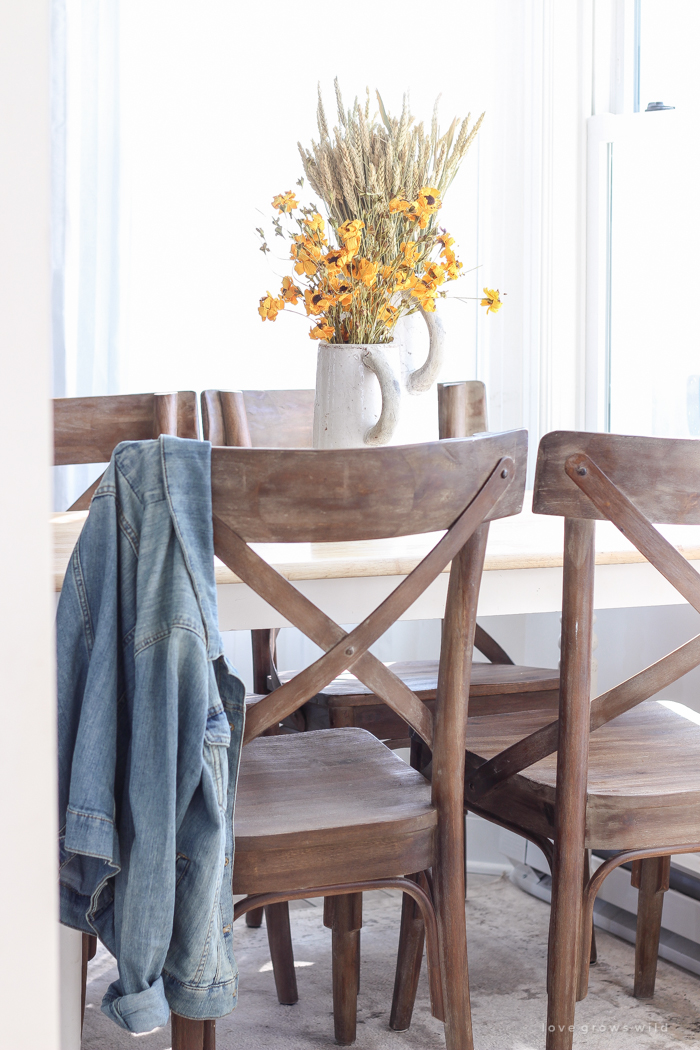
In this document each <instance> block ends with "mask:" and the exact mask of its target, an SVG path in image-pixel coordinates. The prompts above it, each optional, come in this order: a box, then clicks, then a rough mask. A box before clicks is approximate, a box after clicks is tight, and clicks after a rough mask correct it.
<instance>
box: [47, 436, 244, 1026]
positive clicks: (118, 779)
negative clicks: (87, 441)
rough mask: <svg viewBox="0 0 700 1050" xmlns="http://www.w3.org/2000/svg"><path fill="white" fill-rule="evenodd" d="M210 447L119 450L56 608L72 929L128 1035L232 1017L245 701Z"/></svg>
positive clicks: (166, 441) (64, 903)
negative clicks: (225, 608)
mask: <svg viewBox="0 0 700 1050" xmlns="http://www.w3.org/2000/svg"><path fill="white" fill-rule="evenodd" d="M210 458H211V446H210V445H209V443H208V442H200V441H187V440H183V439H180V438H173V437H161V438H159V440H158V441H133V442H124V443H122V444H121V445H119V446H118V447H117V449H116V450H115V452H114V455H113V456H112V461H111V463H110V465H109V467H108V468H107V471H106V473H105V475H104V477H103V479H102V482H101V483H100V485H99V488H98V489H97V492H96V493H95V496H94V498H93V501H92V505H91V507H90V514H89V516H88V519H87V521H86V523H85V526H84V528H83V531H82V534H81V536H80V539H79V540H78V543H77V545H76V547H75V550H74V551H73V555H72V557H71V561H70V565H69V567H68V571H67V573H66V577H65V581H64V585H63V590H62V592H61V598H60V602H59V606H58V619H57V636H58V722H59V809H60V812H59V828H60V829H61V830H60V865H61V867H60V895H61V921H62V922H63V923H65V924H66V925H67V926H72V927H74V928H75V929H78V930H82V931H83V932H85V933H96V934H97V935H98V936H99V938H100V940H101V941H102V942H103V944H105V946H106V947H107V948H108V949H109V951H111V952H112V953H113V954H114V955H115V956H116V958H117V962H118V964H119V980H118V981H115V982H114V983H113V984H112V985H111V986H110V988H109V989H108V991H107V994H106V995H105V998H104V1001H103V1003H102V1009H103V1011H104V1012H105V1013H106V1014H107V1015H108V1016H109V1017H111V1018H112V1020H114V1021H116V1022H117V1024H119V1025H121V1026H122V1027H123V1028H126V1029H128V1030H129V1031H130V1032H134V1033H138V1032H147V1031H150V1030H151V1029H153V1028H156V1027H158V1026H159V1025H163V1024H165V1023H166V1022H167V1020H168V1013H169V1010H170V1008H172V1009H173V1010H174V1011H175V1012H176V1013H179V1014H182V1015H183V1016H185V1017H192V1018H214V1017H222V1016H223V1015H224V1014H227V1013H229V1012H230V1011H231V1010H232V1009H233V1008H234V1006H235V1005H236V996H237V987H238V972H237V967H236V962H235V959H234V955H233V950H232V944H231V925H232V922H233V898H232V894H231V872H232V868H233V804H234V797H235V790H236V781H237V776H238V762H239V757H240V749H241V738H242V733H243V723H244V718H245V706H244V697H245V689H244V686H243V683H242V682H241V680H240V679H239V678H238V677H237V676H236V675H235V673H234V672H233V671H232V670H231V669H230V668H229V666H228V665H227V663H226V658H225V657H224V656H223V651H222V642H221V636H220V634H219V629H218V624H217V609H216V588H215V584H214V549H213V538H212V524H211V479H210Z"/></svg>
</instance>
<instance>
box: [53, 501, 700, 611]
mask: <svg viewBox="0 0 700 1050" xmlns="http://www.w3.org/2000/svg"><path fill="white" fill-rule="evenodd" d="M530 496H531V494H530V493H528V494H527V497H526V505H525V507H524V509H523V512H522V514H520V515H518V516H517V517H511V518H503V519H502V520H500V521H495V522H492V523H491V526H490V530H489V542H488V548H487V552H486V561H485V564H484V570H485V571H486V572H489V571H494V570H513V569H541V568H560V567H561V565H562V564H563V557H562V555H563V542H564V522H563V519H562V518H557V517H547V516H545V515H541V514H533V513H532V511H531V509H530V500H529V497H530ZM86 517H87V511H77V512H73V513H68V512H66V513H63V514H54V515H53V517H52V519H51V524H52V531H53V537H54V585H55V588H56V590H57V591H60V589H61V586H62V583H63V577H64V575H65V571H66V568H67V566H68V561H69V559H70V556H71V552H72V550H73V547H74V546H75V544H76V542H77V539H78V536H79V535H80V532H81V530H82V528H83V525H84V523H85V519H86ZM659 531H660V532H661V533H662V534H663V535H664V536H666V538H667V539H668V540H669V541H670V542H671V543H672V544H673V545H674V546H675V547H677V548H678V549H679V550H680V551H681V553H682V554H683V555H684V556H685V557H686V558H687V559H688V560H689V561H700V526H698V525H666V526H660V527H659ZM441 535H442V534H441V533H427V534H425V535H423V536H404V537H401V538H399V539H389V540H369V541H365V542H361V543H268V544H253V547H254V549H255V550H257V551H258V553H259V554H260V555H261V556H262V557H264V558H265V560H266V561H268V562H269V563H270V564H271V565H273V566H274V567H275V569H276V570H277V571H278V572H279V573H281V575H282V576H285V577H286V578H287V579H288V580H338V579H348V578H361V577H367V576H405V575H407V574H408V573H409V572H411V570H412V569H414V568H415V566H416V565H417V564H418V562H419V561H421V559H422V558H424V557H425V555H426V554H427V552H428V551H429V550H430V548H431V547H433V546H434V545H435V544H436V543H437V541H438V539H439V538H440V536H441ZM644 562H645V559H644V558H643V556H642V555H641V554H640V553H639V552H638V551H637V550H636V548H635V547H633V545H632V544H631V543H630V542H629V540H627V539H625V537H624V536H623V535H622V534H621V533H620V532H619V531H618V530H617V529H616V528H615V526H614V525H612V524H611V523H610V522H607V521H601V522H598V523H597V529H596V564H597V565H626V564H638V563H644ZM445 571H446V572H447V570H445ZM215 576H216V582H217V584H221V585H225V584H237V583H240V581H239V580H238V578H237V577H236V576H235V575H234V574H233V573H232V572H231V570H230V569H228V568H227V567H226V566H225V565H223V564H222V563H221V562H220V561H219V560H218V559H217V560H216V565H215Z"/></svg>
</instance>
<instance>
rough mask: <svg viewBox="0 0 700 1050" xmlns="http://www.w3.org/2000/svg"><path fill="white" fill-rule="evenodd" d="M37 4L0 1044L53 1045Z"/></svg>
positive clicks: (31, 41)
mask: <svg viewBox="0 0 700 1050" xmlns="http://www.w3.org/2000/svg"><path fill="white" fill-rule="evenodd" d="M48 84H49V5H48V3H47V0H4V3H2V4H0V390H2V395H3V410H2V413H0V475H1V476H2V486H3V487H2V492H3V503H2V514H0V578H1V579H2V588H0V667H1V668H2V692H1V693H0V843H2V856H3V861H2V864H1V865H0V930H1V931H2V936H1V937H0V1017H1V1018H2V1021H1V1022H0V1029H1V1031H2V1034H1V1035H0V1044H1V1045H2V1047H3V1050H5V1048H7V1050H58V1047H59V1035H58V1030H59V1023H58V924H57V922H56V919H57V895H56V885H57V881H56V856H57V843H56V768H55V764H56V743H55V739H56V733H55V720H56V715H55V700H54V655H53V654H54V647H53V594H52V593H51V578H50V565H51V559H50V540H49V528H48V515H49V509H50V475H49V463H50V449H51V434H50V419H49V352H50V345H49V344H50V334H49V333H50V327H49V325H50V254H49V195H50V182H49V93H48Z"/></svg>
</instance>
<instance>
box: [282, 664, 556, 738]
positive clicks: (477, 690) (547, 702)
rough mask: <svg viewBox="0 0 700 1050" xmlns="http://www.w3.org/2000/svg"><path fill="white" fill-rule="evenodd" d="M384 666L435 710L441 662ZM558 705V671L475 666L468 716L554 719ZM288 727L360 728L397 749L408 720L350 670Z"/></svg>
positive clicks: (284, 678) (288, 673)
mask: <svg viewBox="0 0 700 1050" xmlns="http://www.w3.org/2000/svg"><path fill="white" fill-rule="evenodd" d="M386 666H387V667H390V668H391V670H392V671H393V672H394V674H396V675H398V677H399V678H401V679H402V681H404V682H405V683H406V685H407V686H408V687H409V689H412V690H413V692H414V693H415V694H416V696H417V697H418V698H419V699H420V700H422V701H423V702H424V703H425V704H426V705H427V706H428V707H429V708H430V709H431V710H433V709H434V707H435V696H436V693H437V679H438V661H437V660H406V661H397V662H395V663H387V665H386ZM295 674H298V672H297V671H286V672H285V673H284V674H281V675H280V681H282V682H287V681H289V679H290V678H293V677H294V675H295ZM558 705H559V672H558V671H556V670H552V669H551V668H548V667H523V666H518V665H515V664H490V663H474V664H472V678H471V687H470V690H469V713H470V715H472V714H485V713H487V712H490V711H493V710H494V709H495V708H497V710H498V711H522V710H529V709H531V708H535V709H537V710H540V711H546V712H548V713H549V715H550V719H549V720H550V721H551V719H552V718H555V717H556V713H557V710H558ZM300 719H301V721H300ZM285 725H288V726H289V727H290V728H295V729H328V728H329V727H332V726H358V727H361V728H362V729H367V730H369V732H370V733H373V734H374V736H377V737H379V739H380V740H392V741H393V742H394V743H393V746H394V747H396V746H399V745H400V746H406V745H407V744H408V742H409V741H408V729H407V726H406V723H405V722H403V721H402V719H401V718H400V717H399V716H398V715H397V714H395V713H394V712H393V711H392V710H391V708H390V707H387V705H386V704H385V703H384V702H383V701H382V700H380V699H379V698H378V697H377V696H376V695H375V694H374V693H372V692H371V690H370V689H368V688H367V686H366V685H364V684H363V683H362V682H360V681H359V680H358V679H357V678H356V677H355V675H353V674H351V673H350V672H349V671H346V672H345V673H344V674H341V675H339V676H338V677H337V678H336V679H334V681H332V682H331V683H330V684H329V685H327V686H326V688H325V689H324V690H323V692H321V693H318V694H317V695H316V696H314V697H312V698H311V700H309V701H308V703H306V704H304V706H303V708H301V712H300V713H297V714H296V715H295V716H293V717H292V718H291V719H289V720H287V722H285Z"/></svg>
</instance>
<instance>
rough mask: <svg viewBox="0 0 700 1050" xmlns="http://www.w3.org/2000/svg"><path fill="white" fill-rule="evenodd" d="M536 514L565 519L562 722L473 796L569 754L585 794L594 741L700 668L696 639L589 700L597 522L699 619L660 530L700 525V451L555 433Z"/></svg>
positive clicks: (695, 595)
mask: <svg viewBox="0 0 700 1050" xmlns="http://www.w3.org/2000/svg"><path fill="white" fill-rule="evenodd" d="M533 511H534V512H535V513H536V514H554V515H558V516H563V517H564V518H565V531H564V588H563V601H562V642H561V649H562V663H561V689H560V705H559V719H558V720H557V721H556V722H552V723H550V724H549V725H547V726H545V727H544V728H542V729H540V730H538V731H537V732H535V733H533V734H532V735H531V736H529V737H526V738H524V739H523V740H521V741H519V742H518V743H517V744H514V745H513V746H512V747H510V748H508V750H507V751H504V752H502V753H501V754H500V755H496V756H495V757H494V758H492V759H490V760H489V761H488V762H486V763H485V764H484V765H482V766H480V767H479V769H478V770H477V772H476V773H475V775H474V778H473V780H474V782H473V785H472V790H473V791H474V793H475V795H481V794H485V793H486V792H488V791H490V790H492V789H493V788H494V787H496V786H497V785H498V784H499V783H502V782H503V781H504V780H506V779H508V778H509V777H511V776H513V775H514V774H515V773H518V772H520V771H521V770H522V769H525V768H527V766H530V765H532V764H533V763H535V762H537V761H539V760H540V759H542V758H545V757H546V756H547V755H549V754H552V753H553V752H554V751H557V750H559V751H560V753H561V751H562V749H564V748H566V749H567V751H568V752H569V753H570V754H571V756H572V761H571V762H570V763H565V768H566V774H565V775H566V777H567V778H568V781H567V782H568V783H569V786H572V785H573V784H574V783H575V784H576V785H578V786H577V788H576V790H583V791H585V784H586V773H587V762H588V736H589V733H590V732H591V731H594V730H595V729H597V728H599V727H600V726H602V725H604V724H605V723H606V722H609V721H610V720H611V719H612V718H616V717H617V716H618V715H620V714H623V713H624V712H625V711H628V710H630V709H631V708H633V707H635V706H636V705H637V704H639V703H641V702H642V701H643V700H648V699H649V698H650V697H652V696H654V695H655V694H656V693H658V692H659V690H660V689H663V688H665V687H666V686H668V685H670V684H671V683H672V682H675V681H676V680H677V679H678V678H680V677H682V675H684V674H687V672H688V671H690V670H692V669H693V668H694V667H696V666H698V664H700V635H698V636H697V637H696V638H693V639H691V641H689V642H686V643H685V644H684V645H682V646H681V647H680V648H679V649H676V650H675V651H674V652H672V653H670V654H669V655H668V656H665V657H663V658H662V659H661V660H658V661H656V663H654V664H652V665H651V666H649V667H647V668H645V669H644V670H643V671H640V672H639V673H638V674H635V675H633V676H632V677H631V678H629V679H627V680H626V681H624V682H622V683H620V684H619V685H617V686H615V687H614V688H613V689H609V690H607V691H606V692H605V693H602V694H601V695H600V696H598V697H596V698H595V699H594V700H592V701H591V700H590V682H591V655H592V633H593V585H594V570H595V522H596V520H605V519H607V520H609V521H611V522H612V523H613V524H614V525H616V526H617V528H618V529H619V530H620V531H621V532H622V533H623V535H624V536H625V537H626V538H627V539H628V540H630V541H631V542H632V543H633V544H634V545H635V547H636V548H637V549H638V550H639V551H640V552H641V553H642V554H643V555H644V557H645V558H646V559H647V560H648V561H649V562H650V563H651V564H652V565H653V566H654V567H655V568H656V569H658V571H659V572H660V573H661V574H662V575H663V576H665V578H666V579H667V580H668V581H669V582H670V583H671V584H672V585H673V586H674V587H675V588H676V590H678V591H679V593H680V594H681V595H682V596H683V597H684V598H685V599H686V600H687V601H688V602H689V603H690V605H692V606H693V607H694V608H695V609H697V610H698V612H700V575H699V574H698V573H697V572H696V571H695V569H693V567H692V566H691V565H690V563H689V562H687V561H686V559H685V558H684V557H683V555H682V554H680V552H679V551H678V550H677V549H676V548H675V547H674V546H672V544H671V543H669V541H668V540H666V539H665V538H664V537H663V536H662V535H661V533H660V532H659V531H658V530H657V529H656V528H655V527H654V523H656V524H677V525H691V524H692V525H700V442H697V441H693V440H682V439H678V440H676V439H668V438H649V437H629V436H626V435H619V434H588V433H577V432H569V431H557V432H554V433H552V434H547V435H546V436H545V437H544V438H543V439H542V441H541V442H540V447H539V451H538V457H537V472H536V476H535V489H534V496H533ZM557 784H558V787H557V790H558V791H559V790H561V788H562V785H561V784H559V779H558V781H557Z"/></svg>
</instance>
